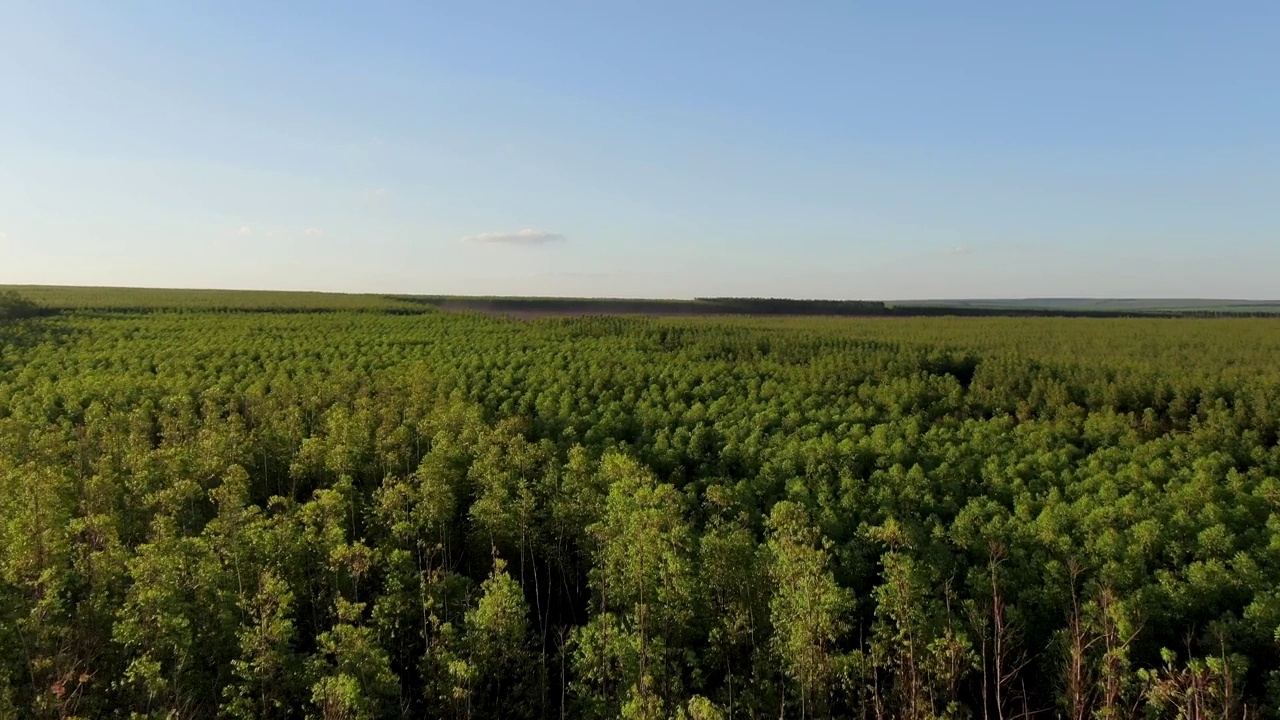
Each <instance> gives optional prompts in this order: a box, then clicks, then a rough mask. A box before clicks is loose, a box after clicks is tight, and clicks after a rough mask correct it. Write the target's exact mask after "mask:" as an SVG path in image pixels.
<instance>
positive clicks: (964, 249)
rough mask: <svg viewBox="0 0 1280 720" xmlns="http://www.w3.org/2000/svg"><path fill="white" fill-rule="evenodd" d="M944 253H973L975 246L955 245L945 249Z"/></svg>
mask: <svg viewBox="0 0 1280 720" xmlns="http://www.w3.org/2000/svg"><path fill="white" fill-rule="evenodd" d="M942 254H943V255H972V254H973V248H971V247H969V246H968V245H956V246H955V247H949V248H947V249H946V250H943V251H942Z"/></svg>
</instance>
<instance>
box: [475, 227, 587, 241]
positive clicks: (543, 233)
mask: <svg viewBox="0 0 1280 720" xmlns="http://www.w3.org/2000/svg"><path fill="white" fill-rule="evenodd" d="M564 239H565V238H564V235H561V234H560V233H555V232H549V231H547V230H533V229H530V228H526V229H524V230H517V231H515V232H487V233H480V234H478V235H468V236H466V237H464V238H462V242H464V243H477V244H483V245H546V244H547V243H552V242H558V241H560V240H564Z"/></svg>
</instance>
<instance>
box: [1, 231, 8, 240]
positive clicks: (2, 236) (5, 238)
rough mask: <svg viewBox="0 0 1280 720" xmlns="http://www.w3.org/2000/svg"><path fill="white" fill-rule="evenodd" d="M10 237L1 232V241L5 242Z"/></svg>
mask: <svg viewBox="0 0 1280 720" xmlns="http://www.w3.org/2000/svg"><path fill="white" fill-rule="evenodd" d="M8 239H9V236H8V235H5V234H4V233H2V232H0V242H3V241H5V240H8Z"/></svg>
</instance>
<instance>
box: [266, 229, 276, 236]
mask: <svg viewBox="0 0 1280 720" xmlns="http://www.w3.org/2000/svg"><path fill="white" fill-rule="evenodd" d="M275 236H276V231H275V230H268V231H267V237H275Z"/></svg>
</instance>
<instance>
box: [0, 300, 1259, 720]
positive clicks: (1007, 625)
mask: <svg viewBox="0 0 1280 720" xmlns="http://www.w3.org/2000/svg"><path fill="white" fill-rule="evenodd" d="M19 292H20V293H24V294H25V291H23V290H22V289H19ZM138 292H139V293H141V294H135V295H128V293H122V292H120V291H101V292H100V291H98V290H94V289H88V290H85V291H84V292H82V293H81V294H80V295H77V296H75V297H74V298H73V297H72V296H71V295H66V296H57V297H55V296H54V295H52V294H46V295H40V294H39V293H32V294H30V295H29V296H28V297H30V300H28V299H26V298H24V297H20V296H18V295H12V296H6V297H7V300H6V303H5V305H4V307H5V308H6V311H5V313H4V314H3V315H0V718H130V719H142V718H156V719H159V718H166V719H177V718H183V719H185V718H192V719H194V718H245V719H247V718H326V719H337V718H342V719H347V720H355V719H373V718H458V719H461V718H584V719H588V720H590V719H595V718H600V719H603V718H645V719H658V718H663V719H666V718H682V719H685V720H712V719H727V718H742V719H745V718H766V717H767V718H802V719H807V718H859V719H874V720H887V719H889V718H895V719H897V718H905V719H908V720H925V719H927V718H957V719H962V718H982V719H983V720H992V719H997V720H1014V719H1019V720H1021V719H1025V718H1041V717H1047V718H1064V719H1069V720H1085V719H1086V718H1100V719H1104V720H1129V719H1134V720H1137V719H1138V718H1144V719H1145V718H1170V719H1174V718H1179V719H1181V718H1185V719H1187V720H1191V719H1193V718H1197V719H1198V718H1210V717H1212V718H1223V719H1235V718H1240V719H1243V718H1277V717H1280V445H1278V444H1277V439H1278V433H1280V365H1277V363H1276V358H1277V357H1280V318H1167V317H1159V318H1156V317H1147V318H1142V317H1131V318H1084V317H1076V318H1067V317H958V316H954V315H945V314H941V313H940V314H939V316H936V317H898V316H868V317H757V316H736V315H732V314H723V315H714V316H705V317H704V316H684V317H650V316H635V315H632V316H608V315H577V316H568V317H537V318H512V317H503V316H498V315H493V314H485V313H480V312H445V311H443V310H440V309H438V308H436V307H434V306H432V305H430V304H424V303H422V302H414V301H411V300H405V299H397V298H385V297H379V296H367V297H366V296H323V295H318V294H271V293H259V294H237V293H227V294H218V293H216V292H213V291H208V292H205V291H192V292H190V293H184V292H183V291H138ZM147 292H151V293H152V294H151V295H147V294H146V293H147ZM210 293H213V294H210ZM60 297H61V299H59V298H60ZM32 301H34V302H32ZM42 305H43V306H57V307H56V309H57V310H58V312H57V313H56V314H48V313H47V312H46V311H47V309H48V307H43V308H42V307H41V306H42ZM8 308H12V311H10V310H8ZM175 309H176V310H180V311H174V310H175Z"/></svg>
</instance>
